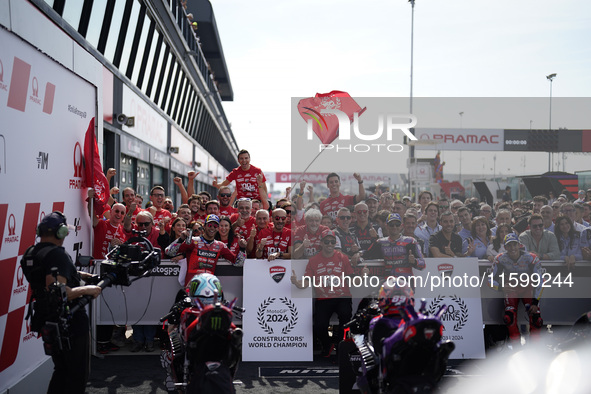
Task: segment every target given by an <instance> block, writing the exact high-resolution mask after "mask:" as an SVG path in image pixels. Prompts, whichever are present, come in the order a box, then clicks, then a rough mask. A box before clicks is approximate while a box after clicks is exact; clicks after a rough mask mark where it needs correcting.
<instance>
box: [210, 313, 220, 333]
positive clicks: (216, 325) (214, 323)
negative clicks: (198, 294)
mask: <svg viewBox="0 0 591 394" xmlns="http://www.w3.org/2000/svg"><path fill="white" fill-rule="evenodd" d="M209 324H210V326H211V329H212V330H219V329H220V328H222V318H221V317H219V316H214V317H212V318H211V319H210V323H209Z"/></svg>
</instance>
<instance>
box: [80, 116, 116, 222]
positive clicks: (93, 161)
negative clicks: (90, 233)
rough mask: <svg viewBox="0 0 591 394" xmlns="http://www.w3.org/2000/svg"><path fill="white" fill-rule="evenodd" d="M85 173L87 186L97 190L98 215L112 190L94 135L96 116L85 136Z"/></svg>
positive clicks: (96, 210) (96, 204) (95, 196)
mask: <svg viewBox="0 0 591 394" xmlns="http://www.w3.org/2000/svg"><path fill="white" fill-rule="evenodd" d="M84 174H85V178H84V179H85V186H86V187H92V188H93V189H94V191H95V194H94V201H95V208H94V211H95V213H96V214H97V215H101V214H102V213H103V211H104V210H105V205H106V204H107V202H108V201H109V194H110V190H109V182H107V177H106V176H105V174H104V173H103V166H102V164H101V157H100V155H99V150H98V145H97V143H96V136H95V135H94V118H92V119H91V120H90V124H89V125H88V130H86V137H85V138H84Z"/></svg>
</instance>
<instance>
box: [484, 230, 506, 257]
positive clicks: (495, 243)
mask: <svg viewBox="0 0 591 394" xmlns="http://www.w3.org/2000/svg"><path fill="white" fill-rule="evenodd" d="M510 232H511V226H510V225H509V224H506V223H502V224H499V225H498V227H497V235H495V236H494V237H493V238H492V242H491V243H490V244H489V245H488V248H487V249H486V257H487V258H488V260H489V261H490V262H491V263H492V262H493V260H494V259H495V257H496V256H497V255H498V254H500V253H505V252H506V250H505V236H506V235H507V234H509V233H510Z"/></svg>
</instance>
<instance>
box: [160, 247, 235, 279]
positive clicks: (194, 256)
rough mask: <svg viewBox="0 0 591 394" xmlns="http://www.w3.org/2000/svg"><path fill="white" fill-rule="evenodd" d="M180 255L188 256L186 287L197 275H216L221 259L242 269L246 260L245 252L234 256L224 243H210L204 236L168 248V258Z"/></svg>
mask: <svg viewBox="0 0 591 394" xmlns="http://www.w3.org/2000/svg"><path fill="white" fill-rule="evenodd" d="M179 253H182V254H185V255H186V256H187V275H186V276H185V278H186V279H185V281H186V283H185V286H186V285H187V283H188V282H189V281H190V280H191V278H193V276H195V275H198V274H203V273H208V274H212V275H215V267H216V265H217V263H218V259H219V258H220V257H223V258H225V259H226V260H228V261H230V262H231V263H232V264H233V265H234V266H236V267H242V266H243V265H244V260H245V259H246V252H245V251H244V250H239V251H238V252H237V253H236V254H234V253H232V252H231V251H230V249H228V247H227V246H226V244H225V243H223V242H222V241H218V240H215V239H214V240H211V241H208V240H206V239H205V238H204V237H203V236H201V237H193V238H192V239H191V241H190V243H189V244H187V243H186V242H184V241H181V240H180V238H179V239H176V240H175V241H174V242H173V243H172V244H170V246H168V247H167V248H166V254H167V255H168V256H175V255H177V254H179Z"/></svg>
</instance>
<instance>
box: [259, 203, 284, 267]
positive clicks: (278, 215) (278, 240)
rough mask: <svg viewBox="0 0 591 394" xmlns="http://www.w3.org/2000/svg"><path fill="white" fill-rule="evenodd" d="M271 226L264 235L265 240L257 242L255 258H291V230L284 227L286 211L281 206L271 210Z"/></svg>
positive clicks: (271, 259)
mask: <svg viewBox="0 0 591 394" xmlns="http://www.w3.org/2000/svg"><path fill="white" fill-rule="evenodd" d="M272 218H273V227H272V231H271V232H270V234H268V235H265V237H264V239H265V242H264V243H262V242H259V243H258V244H257V249H256V252H255V255H256V258H257V259H268V260H269V261H273V260H275V259H285V260H288V259H290V258H291V230H290V229H288V228H287V227H285V223H286V222H287V213H286V212H285V210H283V209H281V208H276V209H274V210H273V215H272Z"/></svg>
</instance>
